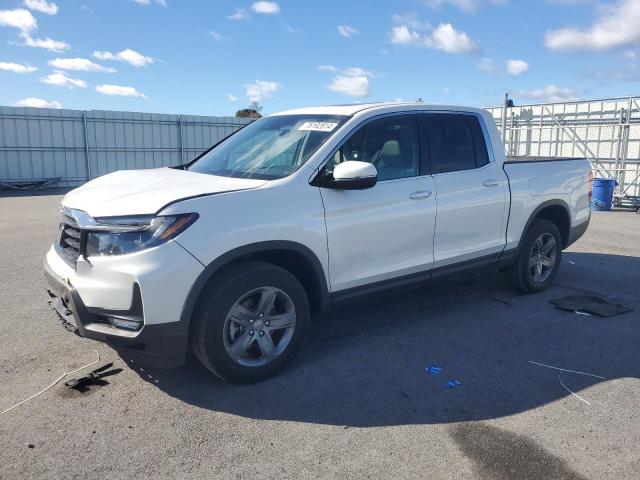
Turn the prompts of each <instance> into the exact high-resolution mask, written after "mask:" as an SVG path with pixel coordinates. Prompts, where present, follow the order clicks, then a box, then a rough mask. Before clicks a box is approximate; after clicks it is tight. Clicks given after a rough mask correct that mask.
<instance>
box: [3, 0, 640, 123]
mask: <svg viewBox="0 0 640 480" xmlns="http://www.w3.org/2000/svg"><path fill="white" fill-rule="evenodd" d="M505 92H509V94H510V96H511V98H513V100H514V102H515V103H516V105H522V104H526V103H540V102H549V101H565V100H576V99H588V98H606V97H616V96H629V95H638V94H640V0H611V1H604V0H526V1H525V0H393V1H382V0H366V1H363V0H360V1H354V0H341V1H335V0H324V1H322V2H318V1H313V0H280V1H277V2H272V1H256V2H253V1H251V0H246V1H238V0H234V1H231V0H229V1H227V0H199V1H197V0H56V1H50V0H0V105H10V106H42V107H50V108H51V107H53V108H71V109H84V110H91V109H97V110H127V111H138V112H159V113H182V114H195V115H233V114H234V113H235V112H236V111H237V110H239V109H241V108H245V107H248V106H249V105H250V104H251V103H252V102H258V103H259V104H260V105H262V106H263V113H270V112H275V111H279V110H285V109H289V108H296V107H302V106H310V105H324V104H336V103H354V102H372V101H391V100H405V101H414V100H417V99H418V98H420V99H423V100H424V101H425V102H427V103H440V104H459V105H469V106H478V107H486V106H494V105H499V104H501V103H502V101H503V97H504V93H505Z"/></svg>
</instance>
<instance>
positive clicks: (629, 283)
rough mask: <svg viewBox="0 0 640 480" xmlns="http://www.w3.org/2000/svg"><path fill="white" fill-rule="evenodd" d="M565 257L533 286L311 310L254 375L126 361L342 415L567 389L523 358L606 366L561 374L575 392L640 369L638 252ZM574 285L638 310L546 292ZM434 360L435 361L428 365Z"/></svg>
mask: <svg viewBox="0 0 640 480" xmlns="http://www.w3.org/2000/svg"><path fill="white" fill-rule="evenodd" d="M562 261H563V265H562V266H561V270H560V272H559V275H558V277H557V279H556V282H555V284H554V286H553V287H552V288H550V289H548V290H547V291H545V292H543V293H540V294H536V295H523V294H519V293H516V292H514V291H513V290H512V289H511V287H510V285H509V284H508V282H507V281H506V279H505V278H504V277H503V276H502V275H500V274H482V275H473V276H472V277H470V278H468V279H465V280H457V281H448V282H445V283H439V284H435V283H434V284H427V285H424V286H421V287H419V288H414V289H412V290H410V291H406V292H403V293H401V294H395V295H392V296H384V297H379V298H376V299H374V300H372V299H367V300H366V301H362V302H359V303H358V304H355V305H352V306H350V307H348V308H343V309H341V310H339V311H336V312H334V313H333V314H331V315H327V316H325V317H322V318H316V319H315V320H316V321H315V322H314V324H313V326H312V328H311V331H310V335H309V340H308V341H307V344H306V346H305V348H304V349H303V352H302V353H301V355H300V356H299V357H298V358H297V359H296V361H295V362H294V364H293V365H292V366H291V367H290V368H288V369H287V370H285V371H284V372H282V373H281V374H279V375H278V376H276V377H274V378H271V379H269V380H266V381H263V382H260V383H257V384H252V385H240V386H239V385H230V384H226V383H223V382H221V381H218V380H216V379H215V378H214V377H213V376H212V375H211V374H210V373H209V372H208V371H206V370H205V369H204V368H203V367H201V366H200V365H199V364H198V363H197V362H195V361H191V362H189V363H188V365H187V366H185V367H183V368H180V369H178V370H159V369H151V368H148V367H144V366H141V365H136V364H132V363H129V365H130V366H131V367H132V368H133V369H134V370H135V371H136V372H138V373H139V374H140V376H141V378H143V379H145V380H146V381H149V382H152V383H153V384H154V385H155V386H157V388H160V389H161V390H163V391H164V392H166V393H167V394H168V395H171V396H172V397H175V398H178V399H180V400H181V401H183V402H186V403H189V404H192V405H196V406H199V407H201V408H205V409H209V410H215V411H221V412H227V413H231V414H234V415H239V416H243V417H249V418H255V419H271V420H291V421H297V422H309V423H319V424H329V425H343V426H345V427H350V426H355V427H372V426H388V425H400V424H425V423H444V422H459V421H475V420H484V419H491V418H496V417H503V416H506V415H511V414H515V413H519V412H523V411H527V410H530V409H533V408H536V407H539V406H542V405H545V404H547V403H549V402H553V401H556V400H558V399H561V398H563V397H567V396H570V393H569V392H568V391H567V390H566V389H565V388H564V387H563V386H562V385H561V384H560V382H559V381H558V373H559V372H558V371H556V370H552V369H549V368H545V367H542V366H539V365H535V364H532V363H530V361H535V362H539V363H543V364H547V365H552V366H558V367H562V368H566V369H571V370H578V371H582V372H587V373H591V374H594V375H598V376H601V377H604V378H605V380H603V379H599V378H596V377H589V376H584V375H577V374H570V373H565V374H563V383H564V384H565V385H566V386H567V387H568V388H569V389H571V390H572V391H574V392H581V391H583V390H585V389H587V388H588V387H591V386H593V385H595V384H597V383H600V382H606V381H608V380H612V379H617V378H623V377H640V363H639V362H638V356H637V346H638V345H639V344H640V328H638V327H639V324H638V320H639V319H640V318H639V315H638V313H637V311H638V308H640V300H639V299H638V296H637V293H636V291H635V290H636V288H637V280H638V277H639V276H640V275H639V273H640V259H639V258H636V257H626V256H620V255H605V254H596V253H569V252H565V254H564V256H563V260H562ZM634 279H635V280H634ZM596 280H597V281H596ZM633 282H636V283H635V285H634V283H633ZM576 292H589V293H594V294H597V295H600V296H602V297H605V298H614V299H615V300H616V301H617V302H619V303H625V304H627V305H628V306H630V307H632V308H635V309H636V311H634V312H630V313H627V314H623V315H620V316H616V317H612V318H600V317H597V316H586V315H578V314H576V313H573V312H565V311H561V310H558V309H556V308H554V307H553V306H552V305H551V304H550V303H549V300H551V299H554V298H558V297H562V296H565V295H569V294H575V293H576ZM430 366H435V367H438V368H441V369H442V371H441V372H440V373H436V372H437V369H432V372H433V373H432V374H429V373H428V372H427V371H426V370H425V369H426V368H428V367H430ZM449 381H457V382H459V384H458V383H456V382H453V383H454V385H455V386H447V385H448V383H449ZM582 396H585V397H587V398H588V396H589V392H584V393H583V394H582ZM571 401H575V402H576V405H577V406H578V405H580V404H581V402H580V401H579V400H578V399H571Z"/></svg>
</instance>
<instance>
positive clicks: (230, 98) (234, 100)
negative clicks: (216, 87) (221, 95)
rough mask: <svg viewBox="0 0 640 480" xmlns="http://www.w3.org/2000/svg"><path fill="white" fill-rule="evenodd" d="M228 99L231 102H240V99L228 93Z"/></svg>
mask: <svg viewBox="0 0 640 480" xmlns="http://www.w3.org/2000/svg"><path fill="white" fill-rule="evenodd" d="M227 98H228V99H229V100H231V101H232V102H237V101H238V97H236V96H235V95H231V94H230V93H227Z"/></svg>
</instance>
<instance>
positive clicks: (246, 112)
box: [236, 102, 262, 118]
mask: <svg viewBox="0 0 640 480" xmlns="http://www.w3.org/2000/svg"><path fill="white" fill-rule="evenodd" d="M261 111H262V105H260V104H259V103H258V102H251V106H249V107H247V108H243V109H242V110H238V111H237V112H236V117H239V118H260V117H262V115H261V114H260V112H261Z"/></svg>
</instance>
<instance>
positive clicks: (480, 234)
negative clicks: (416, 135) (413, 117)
mask: <svg viewBox="0 0 640 480" xmlns="http://www.w3.org/2000/svg"><path fill="white" fill-rule="evenodd" d="M481 122H482V120H481V119H480V118H479V117H478V116H477V115H475V114H472V113H462V112H459V113H453V112H442V113H438V112H433V113H425V114H422V115H420V131H421V140H422V142H423V143H424V144H425V145H426V149H427V151H428V156H429V162H430V167H431V172H432V174H433V179H434V182H435V185H436V192H437V218H436V228H435V237H434V247H433V248H434V267H435V268H438V267H443V266H446V265H449V264H452V263H458V262H463V261H466V260H473V259H479V258H483V257H487V259H490V256H492V255H496V257H497V254H498V253H499V252H500V251H501V250H502V248H503V247H504V244H505V228H506V218H507V214H508V212H507V208H508V180H507V177H506V175H505V173H504V171H503V170H502V169H501V168H500V167H499V166H498V165H497V163H496V162H495V160H494V159H493V155H492V150H491V145H490V144H489V145H488V142H489V140H488V136H487V135H486V134H485V130H484V128H483V124H482V123H481Z"/></svg>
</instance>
